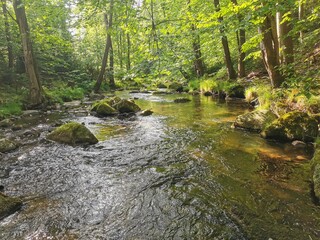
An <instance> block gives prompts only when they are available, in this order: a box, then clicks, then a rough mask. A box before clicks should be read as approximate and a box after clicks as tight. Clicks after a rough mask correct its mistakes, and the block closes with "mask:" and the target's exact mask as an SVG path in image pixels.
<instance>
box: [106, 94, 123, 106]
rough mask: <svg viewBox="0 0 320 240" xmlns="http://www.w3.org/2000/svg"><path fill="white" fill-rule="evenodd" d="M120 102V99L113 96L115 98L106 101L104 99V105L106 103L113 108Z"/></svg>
mask: <svg viewBox="0 0 320 240" xmlns="http://www.w3.org/2000/svg"><path fill="white" fill-rule="evenodd" d="M121 100H122V99H121V98H119V97H117V96H115V97H112V98H108V99H106V100H105V101H106V103H108V104H109V105H110V106H111V107H113V108H114V106H115V105H116V104H117V103H119V102H121Z"/></svg>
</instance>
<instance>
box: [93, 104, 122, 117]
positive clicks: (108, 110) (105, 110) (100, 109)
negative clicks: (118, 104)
mask: <svg viewBox="0 0 320 240" xmlns="http://www.w3.org/2000/svg"><path fill="white" fill-rule="evenodd" d="M96 112H97V114H98V116H102V117H106V116H112V115H114V114H116V113H117V110H115V109H114V108H113V107H111V106H110V105H109V104H107V103H100V104H99V105H98V106H97V109H96Z"/></svg>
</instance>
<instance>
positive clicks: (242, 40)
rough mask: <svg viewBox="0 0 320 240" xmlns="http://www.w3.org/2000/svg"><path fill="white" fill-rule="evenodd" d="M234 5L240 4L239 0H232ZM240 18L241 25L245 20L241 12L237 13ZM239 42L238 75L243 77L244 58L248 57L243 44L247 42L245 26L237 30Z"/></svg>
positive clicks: (244, 72) (244, 70)
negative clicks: (243, 49)
mask: <svg viewBox="0 0 320 240" xmlns="http://www.w3.org/2000/svg"><path fill="white" fill-rule="evenodd" d="M231 2H232V3H233V4H234V5H236V6H237V5H238V2H237V0H231ZM237 17H238V20H239V25H241V23H242V21H243V16H241V15H240V14H238V15H237ZM236 34H237V42H238V77H239V78H243V77H245V76H246V68H245V62H244V59H245V58H246V53H245V52H243V51H242V46H243V44H245V42H246V31H245V30H244V29H243V28H240V30H238V31H237V33H236Z"/></svg>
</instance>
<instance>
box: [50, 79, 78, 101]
mask: <svg viewBox="0 0 320 240" xmlns="http://www.w3.org/2000/svg"><path fill="white" fill-rule="evenodd" d="M44 90H45V94H46V95H47V97H48V99H49V102H50V103H63V102H70V101H72V100H81V99H83V97H84V90H83V89H82V88H79V87H74V88H72V87H69V86H67V85H66V84H59V85H56V86H55V87H54V88H53V90H50V89H49V88H47V87H44Z"/></svg>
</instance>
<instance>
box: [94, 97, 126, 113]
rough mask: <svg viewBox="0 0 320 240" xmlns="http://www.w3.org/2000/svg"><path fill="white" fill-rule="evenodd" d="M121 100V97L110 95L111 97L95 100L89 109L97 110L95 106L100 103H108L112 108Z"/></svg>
mask: <svg viewBox="0 0 320 240" xmlns="http://www.w3.org/2000/svg"><path fill="white" fill-rule="evenodd" d="M120 101H121V98H119V97H111V98H105V99H102V100H100V101H97V102H95V103H93V104H92V106H91V111H94V112H95V111H97V108H98V106H99V105H100V104H108V105H109V106H110V107H113V108H114V105H115V104H117V103H118V102H120Z"/></svg>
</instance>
